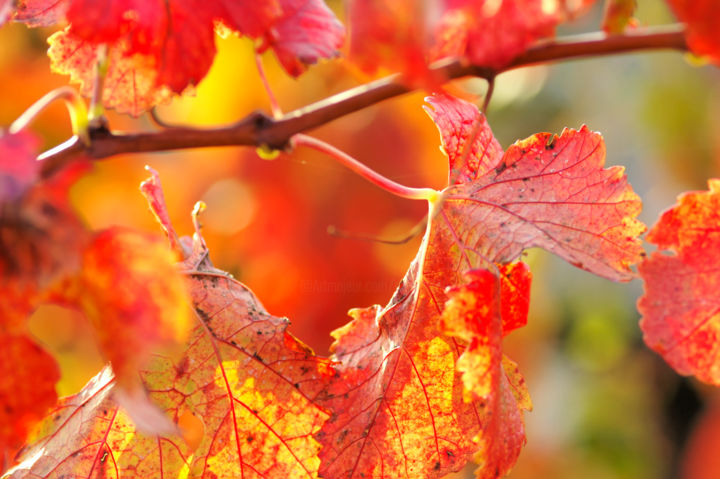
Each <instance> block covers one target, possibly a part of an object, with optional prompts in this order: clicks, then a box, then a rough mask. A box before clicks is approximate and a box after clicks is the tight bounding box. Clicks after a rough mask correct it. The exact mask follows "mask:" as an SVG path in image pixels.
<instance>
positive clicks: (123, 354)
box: [63, 228, 191, 390]
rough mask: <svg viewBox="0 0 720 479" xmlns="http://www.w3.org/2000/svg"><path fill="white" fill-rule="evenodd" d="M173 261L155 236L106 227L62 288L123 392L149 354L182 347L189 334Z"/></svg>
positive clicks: (183, 294)
mask: <svg viewBox="0 0 720 479" xmlns="http://www.w3.org/2000/svg"><path fill="white" fill-rule="evenodd" d="M176 260H177V258H176V257H175V255H174V254H172V253H171V251H170V250H169V249H168V248H167V246H166V244H165V242H164V241H162V240H161V238H159V237H157V236H153V235H147V234H142V233H138V232H134V231H129V230H125V229H121V228H110V229H106V230H103V231H100V232H98V233H96V234H94V235H93V238H92V240H91V242H90V243H89V244H88V246H87V247H86V248H85V250H84V251H83V258H82V268H81V271H80V273H79V275H78V276H77V283H76V284H73V285H72V286H69V285H67V284H66V285H65V291H64V292H63V294H64V296H65V298H66V300H67V298H68V297H70V296H72V300H73V301H74V302H75V303H77V304H79V305H80V307H81V308H82V310H83V312H84V313H85V315H86V317H87V318H88V319H90V320H91V321H92V322H93V325H94V326H95V330H96V332H97V340H98V343H99V346H100V350H101V351H102V352H103V354H104V356H105V358H107V359H108V360H109V361H110V362H111V363H112V365H113V372H114V374H115V376H116V378H117V381H118V383H120V384H121V385H122V386H123V387H124V388H126V389H128V390H132V389H133V388H134V387H135V386H136V381H137V380H136V378H137V371H138V370H139V369H140V367H141V366H143V365H144V364H145V363H146V362H147V360H148V358H149V357H150V354H151V353H153V352H154V353H157V352H158V351H161V350H162V349H164V348H172V347H173V346H174V345H176V344H181V343H183V342H184V340H185V339H186V337H185V336H186V334H187V333H188V331H189V329H190V326H191V320H190V314H189V302H188V297H187V296H188V295H187V284H186V282H185V278H184V277H183V276H182V275H181V274H180V272H179V271H177V268H176V267H175V263H176ZM68 290H71V291H68Z"/></svg>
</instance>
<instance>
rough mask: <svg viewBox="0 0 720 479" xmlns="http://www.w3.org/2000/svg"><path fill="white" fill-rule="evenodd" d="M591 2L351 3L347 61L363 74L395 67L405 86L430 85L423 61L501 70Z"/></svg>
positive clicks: (405, 0) (363, 0) (364, 0)
mask: <svg viewBox="0 0 720 479" xmlns="http://www.w3.org/2000/svg"><path fill="white" fill-rule="evenodd" d="M593 2H594V0H584V1H582V2H564V1H560V2H553V3H549V2H543V1H542V0H502V1H493V2H490V1H482V2H477V1H471V0H451V1H447V2H440V1H431V2H413V1H409V0H393V1H389V2H383V1H375V0H371V1H368V0H354V1H353V2H351V5H350V12H351V15H350V21H351V34H352V38H351V58H352V59H353V60H354V61H355V62H356V63H357V64H358V65H359V66H360V67H361V68H362V69H364V70H365V71H368V72H374V71H375V70H377V68H378V67H389V68H391V69H392V70H397V69H398V68H400V70H401V71H402V72H403V73H405V74H406V77H407V79H408V80H409V81H411V82H413V81H418V80H419V81H425V82H429V83H430V84H431V85H432V84H433V82H435V81H436V80H437V79H433V78H428V69H427V64H428V63H429V62H432V61H435V60H439V59H442V58H446V57H460V58H466V59H468V60H469V61H470V62H472V63H474V64H476V65H478V66H486V67H491V68H500V67H503V66H505V65H507V64H508V63H509V62H510V61H512V59H513V58H515V57H517V56H518V55H519V54H521V53H522V52H524V51H525V50H526V49H527V48H528V47H529V46H530V45H532V44H533V43H534V42H535V41H537V40H539V39H541V38H548V37H552V36H554V34H555V27H556V26H557V25H558V24H559V23H562V22H565V21H567V20H568V19H569V18H572V17H573V16H575V15H576V14H577V13H578V12H579V11H581V10H584V8H585V7H587V6H588V5H590V4H591V3H593ZM571 3H572V5H571ZM398 62H400V63H399V64H398Z"/></svg>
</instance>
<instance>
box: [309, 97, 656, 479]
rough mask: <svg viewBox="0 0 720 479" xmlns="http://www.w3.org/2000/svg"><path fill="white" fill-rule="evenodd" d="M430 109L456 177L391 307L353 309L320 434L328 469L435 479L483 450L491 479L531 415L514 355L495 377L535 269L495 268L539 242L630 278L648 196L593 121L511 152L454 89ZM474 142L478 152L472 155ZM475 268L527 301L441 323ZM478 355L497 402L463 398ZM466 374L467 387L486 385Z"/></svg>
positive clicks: (605, 272)
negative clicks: (612, 163)
mask: <svg viewBox="0 0 720 479" xmlns="http://www.w3.org/2000/svg"><path fill="white" fill-rule="evenodd" d="M431 104H432V106H433V107H434V109H433V110H432V111H431V112H430V113H431V116H433V119H434V120H435V121H436V123H437V124H438V126H439V128H440V130H441V137H442V138H443V142H444V146H445V150H446V151H447V153H448V155H449V159H450V164H451V178H452V179H453V184H451V185H450V186H449V187H448V188H446V189H445V190H444V191H443V198H444V199H443V200H442V201H441V202H440V203H439V204H435V205H433V206H432V207H431V211H430V213H429V217H430V218H433V220H431V221H430V223H429V225H428V229H427V232H426V234H425V238H424V240H423V244H422V246H421V248H420V251H419V253H418V255H417V257H416V259H415V261H414V262H413V264H412V265H411V266H410V269H409V270H408V272H407V274H406V275H405V278H404V279H403V281H402V282H401V283H400V286H399V287H398V289H397V290H396V292H395V294H394V295H393V297H392V299H391V300H390V302H389V303H388V305H387V306H385V307H384V308H381V307H379V306H374V307H371V308H366V309H363V310H353V311H351V315H352V316H353V321H351V322H350V323H349V324H348V325H346V326H344V327H342V328H340V329H338V330H337V331H335V332H334V333H333V336H334V337H335V339H336V341H335V343H334V344H333V349H332V350H333V352H334V356H333V359H336V360H337V361H338V362H339V363H340V364H339V365H338V366H337V370H338V373H339V376H338V378H337V379H336V380H334V381H333V383H332V384H331V385H330V386H329V388H328V391H327V394H326V395H325V397H323V398H322V404H323V405H324V406H325V407H326V408H327V409H329V410H330V411H331V412H332V415H331V417H330V419H329V420H328V421H327V422H326V423H325V425H324V426H323V429H322V431H321V432H320V434H318V435H317V437H318V439H319V440H320V441H321V442H322V444H323V448H322V450H321V452H320V458H321V460H322V466H321V468H320V474H321V476H322V475H324V476H326V477H339V478H360V477H366V478H372V477H378V478H379V477H400V476H408V477H419V478H420V477H421V478H435V477H440V476H443V475H445V474H447V473H448V472H451V471H454V470H458V469H460V468H461V467H463V466H464V464H465V463H466V462H467V461H468V460H469V459H470V458H472V457H473V456H476V457H475V459H476V460H477V461H478V462H479V463H481V464H482V468H481V470H480V472H479V475H480V476H481V477H495V476H493V474H495V475H496V472H495V467H497V468H498V470H503V471H507V470H509V468H510V467H512V464H513V463H514V460H515V458H516V457H517V453H518V451H519V447H520V445H521V444H522V439H521V437H522V431H521V429H520V425H521V424H522V421H521V417H522V414H521V409H522V408H525V407H529V405H530V404H529V399H528V398H527V392H526V391H525V389H524V384H523V380H522V377H521V376H520V375H519V373H517V368H516V367H515V366H514V365H513V364H512V362H509V360H508V361H504V366H503V370H504V371H505V374H500V372H499V371H500V367H501V366H500V357H501V352H500V344H499V341H500V338H501V337H502V334H503V331H505V332H507V331H509V330H511V329H513V328H514V327H517V326H519V325H521V324H524V322H525V318H526V314H527V313H526V311H527V309H526V308H527V292H528V291H529V283H530V275H529V272H528V271H527V270H526V268H525V267H524V266H522V265H503V266H501V267H499V268H498V267H496V266H495V263H506V262H509V261H514V260H515V259H517V258H518V257H519V256H520V254H521V253H522V251H523V249H525V248H528V247H531V246H540V247H543V248H545V249H548V250H549V251H551V252H554V253H556V254H558V255H559V256H561V257H563V258H565V259H567V260H569V261H571V262H572V263H573V264H576V265H578V266H582V267H584V268H585V269H588V270H589V271H592V272H594V273H596V274H599V275H602V276H605V277H608V278H610V279H615V280H627V279H630V278H631V272H630V270H629V266H630V265H631V264H633V263H635V262H637V261H638V260H639V259H640V255H641V253H642V249H641V248H640V241H639V239H638V238H637V235H639V234H640V233H641V232H642V231H643V230H644V227H643V225H642V224H641V223H639V222H638V221H637V220H635V218H634V217H635V215H637V213H638V211H639V209H640V201H639V199H638V198H637V196H636V195H635V194H634V193H632V190H631V189H630V187H629V186H628V184H627V182H626V181H625V178H624V175H623V174H622V169H621V168H617V167H615V168H610V169H607V170H605V169H602V166H603V162H604V148H603V143H602V139H601V138H600V136H599V135H597V134H594V133H591V132H590V131H589V130H587V128H583V129H581V130H580V131H579V132H576V131H566V132H565V133H564V134H563V135H562V136H560V137H555V136H552V135H548V134H540V135H535V136H534V137H531V138H529V139H528V140H525V141H522V142H518V143H517V144H516V145H513V146H512V147H511V148H510V149H509V150H508V151H507V152H506V153H505V154H504V155H503V154H502V150H501V149H500V148H499V146H498V145H497V143H496V142H495V140H494V139H493V137H492V133H491V132H490V131H489V129H488V127H487V125H486V123H485V122H484V121H483V120H482V118H481V116H480V113H479V112H478V110H477V108H475V107H474V106H473V105H471V104H469V103H466V102H463V101H461V100H457V99H453V98H451V97H448V96H437V97H435V98H433V99H432V100H431ZM464 145H472V148H470V149H469V151H468V152H467V153H465V151H464V150H465V148H468V146H464ZM477 268H482V269H491V270H494V271H498V275H500V274H503V275H505V278H506V279H507V280H508V281H507V282H506V281H505V280H503V282H502V283H500V285H499V290H500V296H502V295H503V294H507V295H509V296H510V297H513V296H515V295H516V294H517V296H516V297H515V299H514V300H508V301H506V302H504V304H497V301H498V300H497V299H495V300H494V301H495V302H496V304H495V305H493V304H492V303H490V304H488V303H487V301H490V300H491V299H492V298H493V296H496V295H495V294H491V295H489V296H488V297H487V298H484V299H483V298H475V300H476V303H477V304H479V306H480V307H484V308H488V309H487V314H488V315H491V316H492V315H494V316H495V319H496V320H495V321H493V322H492V324H489V323H488V324H487V325H486V328H485V329H482V328H481V327H480V325H479V324H477V323H476V324H475V328H476V329H475V330H472V329H468V330H464V329H463V328H458V327H455V326H451V325H449V324H448V323H447V322H445V323H443V322H442V321H441V317H442V316H441V315H442V311H443V304H445V301H446V299H447V297H446V288H447V287H449V286H450V287H452V286H458V285H461V284H462V283H463V282H464V281H463V273H464V272H465V271H467V270H471V269H477ZM507 275H509V276H510V277H509V278H507ZM493 288H495V291H497V289H498V285H497V284H495V286H493ZM493 308H494V309H493ZM493 311H494V312H493ZM498 313H499V314H500V315H502V316H507V318H502V317H501V318H497V315H498ZM503 323H505V324H503ZM490 326H492V329H487V328H490ZM459 331H463V332H459ZM469 332H472V333H473V334H468V333H469ZM458 336H459V337H458ZM466 342H469V343H470V345H469V346H468V345H467V344H466ZM473 342H474V344H473ZM483 345H484V346H483ZM468 347H469V349H468ZM466 350H469V351H470V353H469V354H467V355H463V352H464V351H466ZM488 351H491V353H488ZM484 354H490V356H488V357H485V356H484ZM461 355H463V356H461ZM483 358H485V359H487V361H485V359H483ZM488 358H489V359H488ZM483 361H484V362H483ZM481 363H483V364H484V365H485V366H484V367H486V368H488V367H489V368H490V370H491V371H492V372H493V374H494V375H495V378H494V379H493V381H492V382H491V383H490V385H489V387H490V389H492V390H491V391H489V394H491V395H493V396H492V401H491V404H490V403H488V404H489V405H488V404H483V401H479V400H477V397H480V396H482V394H478V391H475V396H476V398H475V399H473V400H471V401H470V402H465V401H463V400H462V398H463V397H466V396H467V394H466V393H465V391H464V388H463V381H462V380H458V377H456V374H458V373H455V371H454V369H455V366H456V365H457V367H458V368H459V369H460V370H461V371H470V369H473V368H475V367H479V366H480V365H481ZM467 379H468V381H467V383H468V387H469V388H470V389H471V390H475V389H476V388H475V386H476V385H478V386H479V385H480V384H482V380H478V378H477V377H473V376H472V375H469V376H467ZM493 388H494V389H493ZM471 399H472V398H471ZM493 416H495V418H494V419H493ZM499 418H503V420H502V421H501V420H499ZM488 421H490V426H489V425H488ZM488 427H492V428H495V429H494V430H496V431H505V433H511V434H510V435H508V436H507V437H508V442H507V443H506V444H504V445H503V444H491V443H490V442H488V441H490V440H491V439H490V438H491V437H492V436H483V435H482V434H481V433H482V431H484V430H486V429H487V428H488ZM503 434H504V433H503ZM500 437H505V436H503V435H502V434H501V435H500ZM476 438H478V441H479V442H476Z"/></svg>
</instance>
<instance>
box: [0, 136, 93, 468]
mask: <svg viewBox="0 0 720 479" xmlns="http://www.w3.org/2000/svg"><path fill="white" fill-rule="evenodd" d="M36 145H37V140H36V139H35V138H34V137H33V136H32V135H31V134H30V133H27V132H22V131H21V132H19V133H16V134H5V135H2V136H0V185H1V186H0V457H2V459H0V467H2V466H3V465H4V464H3V463H4V461H6V460H7V458H11V457H13V455H14V453H15V451H16V450H17V448H18V447H19V446H20V445H22V443H23V442H24V441H25V439H26V435H27V434H28V433H29V431H30V430H31V429H32V427H33V425H34V423H35V422H36V421H38V420H40V419H41V418H42V416H43V415H44V414H45V413H46V410H47V409H48V408H49V407H50V406H52V405H53V404H54V402H55V400H56V398H57V396H56V393H55V383H56V382H57V380H58V379H59V368H58V365H57V363H56V362H55V360H54V359H53V358H52V356H50V355H49V354H48V353H47V352H45V351H43V350H42V349H41V347H40V346H39V345H38V344H36V342H35V341H34V340H33V339H32V338H31V337H30V336H29V332H28V329H27V318H28V316H29V315H30V313H31V312H32V311H33V310H34V309H35V307H36V306H37V305H38V304H39V303H40V302H42V301H43V300H45V299H46V298H47V296H48V292H49V290H50V289H51V288H53V287H54V285H56V284H57V283H58V282H59V281H60V280H61V278H63V277H64V275H65V274H67V273H68V272H70V271H74V270H75V269H76V267H77V265H78V264H79V258H78V256H77V255H76V254H74V250H73V249H72V248H73V246H74V245H75V244H76V243H75V242H79V243H82V241H83V237H84V231H85V230H84V229H83V228H82V225H81V224H80V223H79V221H78V220H77V219H76V217H75V215H74V214H73V213H72V211H70V208H69V205H68V202H67V200H66V197H65V195H64V192H65V191H66V188H67V184H68V181H72V178H69V177H72V176H73V175H72V173H69V174H68V175H66V176H60V177H56V178H53V179H52V180H48V181H44V182H39V183H38V182H36V180H37V178H36V177H37V173H38V168H37V161H36V159H35V154H36V152H35V147H36ZM57 221H62V222H66V223H65V227H63V228H60V227H58V223H57ZM68 247H69V248H68Z"/></svg>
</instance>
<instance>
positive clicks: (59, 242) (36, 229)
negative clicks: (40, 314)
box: [0, 165, 89, 333]
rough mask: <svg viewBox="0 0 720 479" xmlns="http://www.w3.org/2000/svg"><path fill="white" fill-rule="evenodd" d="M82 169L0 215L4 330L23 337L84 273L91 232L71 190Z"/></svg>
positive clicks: (8, 205)
mask: <svg viewBox="0 0 720 479" xmlns="http://www.w3.org/2000/svg"><path fill="white" fill-rule="evenodd" d="M81 169H84V166H83V165H79V166H78V168H75V169H70V170H67V171H66V172H64V173H62V174H59V175H56V176H55V177H53V178H52V179H50V180H47V181H42V182H37V183H35V184H34V185H32V186H31V187H30V188H28V189H27V191H24V192H23V193H22V194H21V195H20V196H19V197H18V198H16V199H14V200H12V201H7V202H5V203H3V204H2V210H1V211H0V328H3V329H4V330H5V331H14V332H16V333H17V332H19V333H24V331H25V329H24V327H25V326H24V325H25V320H26V319H27V317H28V316H29V314H30V313H31V312H32V311H33V309H34V308H35V307H36V306H37V305H38V304H39V303H40V302H41V301H46V300H48V299H49V297H50V296H53V295H54V291H53V289H54V288H55V287H56V286H58V285H59V284H60V283H61V282H62V281H64V280H65V279H67V278H68V277H70V276H72V275H74V274H75V273H76V272H77V271H78V270H79V268H80V256H81V254H82V250H83V248H84V247H85V244H86V243H87V241H88V236H89V233H88V232H87V230H86V229H85V227H84V226H83V225H82V223H81V222H80V220H79V219H78V218H77V216H76V215H75V213H74V212H73V211H72V210H71V208H70V205H69V201H68V198H67V191H68V188H69V186H70V184H72V183H73V182H74V181H75V179H76V177H77V176H78V173H79V171H80V170H81Z"/></svg>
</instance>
